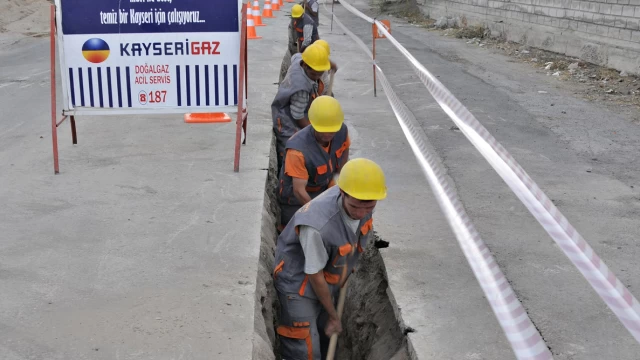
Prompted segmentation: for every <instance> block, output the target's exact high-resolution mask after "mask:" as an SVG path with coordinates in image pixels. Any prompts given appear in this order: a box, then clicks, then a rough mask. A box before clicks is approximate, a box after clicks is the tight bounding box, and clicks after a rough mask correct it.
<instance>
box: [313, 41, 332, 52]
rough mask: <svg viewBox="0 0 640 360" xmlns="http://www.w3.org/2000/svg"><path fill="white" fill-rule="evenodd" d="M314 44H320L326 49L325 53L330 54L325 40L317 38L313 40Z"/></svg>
mask: <svg viewBox="0 0 640 360" xmlns="http://www.w3.org/2000/svg"><path fill="white" fill-rule="evenodd" d="M314 44H316V45H320V46H322V47H323V48H324V49H325V50H326V51H327V55H328V56H331V48H330V47H329V43H328V42H327V41H326V40H322V39H318V40H316V41H315V42H314Z"/></svg>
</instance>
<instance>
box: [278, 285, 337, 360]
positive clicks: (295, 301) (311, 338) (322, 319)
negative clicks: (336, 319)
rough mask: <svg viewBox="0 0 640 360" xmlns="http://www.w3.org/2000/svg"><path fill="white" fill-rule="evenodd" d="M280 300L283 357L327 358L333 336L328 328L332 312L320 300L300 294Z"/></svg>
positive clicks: (282, 296)
mask: <svg viewBox="0 0 640 360" xmlns="http://www.w3.org/2000/svg"><path fill="white" fill-rule="evenodd" d="M278 298H279V299H280V321H279V323H280V325H279V326H278V328H277V333H278V335H279V336H280V344H281V349H282V360H308V359H314V360H316V359H318V360H321V359H326V357H327V351H328V349H329V337H327V335H326V334H325V333H324V328H325V326H326V324H327V320H328V319H329V315H328V314H327V312H326V310H325V309H324V307H323V306H322V304H321V303H320V301H318V300H313V299H309V298H306V297H303V296H300V295H298V294H283V293H281V292H280V291H278Z"/></svg>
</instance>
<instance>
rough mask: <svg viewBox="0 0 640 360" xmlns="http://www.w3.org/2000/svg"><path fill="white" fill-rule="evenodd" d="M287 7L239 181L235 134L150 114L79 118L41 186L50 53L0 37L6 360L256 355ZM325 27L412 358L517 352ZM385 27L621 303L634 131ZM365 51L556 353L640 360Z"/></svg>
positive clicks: (254, 85) (597, 304)
mask: <svg viewBox="0 0 640 360" xmlns="http://www.w3.org/2000/svg"><path fill="white" fill-rule="evenodd" d="M356 3H357V5H358V6H360V7H363V8H364V9H366V8H367V6H366V4H365V3H364V1H358V2H356ZM289 7H290V5H287V6H285V10H288V9H289ZM323 11H324V10H323ZM336 12H337V14H338V15H339V16H340V19H341V20H342V21H343V22H344V23H345V24H346V25H347V26H348V27H349V28H351V29H352V30H353V31H354V32H356V33H357V34H358V35H360V36H361V38H363V39H365V41H369V37H370V29H371V27H370V25H369V24H366V23H364V22H363V21H361V20H359V19H356V18H353V17H351V16H349V15H348V14H347V12H346V11H345V10H344V9H342V8H341V7H340V6H336ZM324 14H326V12H325V13H324ZM285 15H286V11H282V12H280V13H276V16H277V18H276V19H270V20H266V21H265V22H266V23H267V24H269V26H267V27H263V28H258V34H259V35H261V36H263V37H264V39H263V40H255V41H251V43H250V68H249V72H250V80H249V81H250V96H249V98H250V100H249V111H250V120H249V121H250V122H249V136H248V144H247V146H246V147H243V153H242V154H243V155H242V160H241V172H240V173H239V174H234V173H233V172H232V171H231V169H232V159H233V151H232V147H233V145H232V144H233V132H234V129H233V126H232V125H231V124H229V125H201V126H189V125H185V124H183V123H182V120H181V119H180V118H179V117H176V116H162V117H153V118H144V119H142V118H136V117H104V118H97V117H96V118H81V119H78V132H79V144H78V145H76V146H72V145H71V140H70V134H69V131H68V124H65V125H64V126H63V127H62V128H61V129H60V144H61V146H60V153H61V170H62V174H61V175H58V176H54V175H53V171H52V164H51V142H50V135H49V131H50V123H49V117H48V114H49V110H48V80H47V78H46V76H47V73H46V71H47V69H48V59H47V56H46V54H47V49H48V47H47V46H48V44H47V41H46V40H42V39H33V38H30V37H23V36H19V35H13V34H11V33H5V34H2V36H1V38H2V39H3V41H2V42H1V43H2V44H10V45H8V46H6V47H5V46H2V47H1V49H0V104H1V105H2V109H3V112H2V115H1V116H0V165H1V166H3V168H4V169H6V170H5V171H2V172H0V201H1V202H2V203H3V205H4V206H2V207H0V234H2V235H1V236H0V288H1V289H3V290H2V291H1V292H0V330H1V331H0V354H2V358H3V359H4V358H6V359H10V360H14V359H33V358H35V359H180V358H182V359H211V358H215V359H248V358H250V357H251V351H252V349H251V346H249V345H248V344H249V341H251V336H252V334H253V330H254V320H255V319H254V300H255V299H254V293H255V290H256V289H255V287H256V283H255V281H256V267H257V263H258V251H259V243H260V220H261V218H262V214H261V211H262V206H263V197H264V194H263V189H264V183H265V177H266V171H264V170H263V169H264V168H265V167H266V166H267V164H268V160H267V154H268V150H269V143H270V115H269V108H268V105H269V103H270V101H271V99H272V98H273V95H274V94H275V91H276V87H275V86H274V85H273V84H272V83H274V82H276V81H277V77H278V69H279V66H280V61H281V59H282V56H283V54H284V50H285V42H286V24H287V19H286V18H285ZM321 22H322V26H321V28H320V34H321V36H322V37H323V38H326V39H327V40H328V41H329V43H330V44H331V45H332V58H333V59H334V60H335V61H336V62H337V63H338V65H339V66H340V70H339V72H338V74H337V75H336V84H335V88H334V89H335V94H336V97H337V98H338V99H339V100H340V101H341V102H342V104H343V107H344V110H345V114H346V117H347V124H348V125H349V128H350V134H351V138H352V142H353V145H352V146H353V147H352V156H353V157H356V156H364V157H369V158H372V159H374V160H376V161H378V162H379V163H380V164H381V165H382V167H383V168H384V169H385V171H386V173H387V177H388V186H389V197H388V199H387V200H385V201H384V202H381V204H380V205H379V207H378V209H377V211H376V214H375V219H376V220H375V221H376V231H377V232H378V235H379V236H380V237H382V238H383V239H385V240H387V241H390V242H391V246H390V247H389V248H388V249H385V250H383V257H384V260H385V263H386V268H387V272H388V277H389V286H390V290H391V293H392V296H393V298H394V300H395V303H396V304H397V306H398V307H399V310H400V315H401V317H402V320H403V321H404V323H405V325H406V326H410V327H411V328H413V329H414V330H415V332H413V333H410V334H409V335H408V337H409V340H410V341H411V345H412V347H413V349H414V350H415V355H416V357H417V358H419V359H512V358H513V353H512V352H511V350H510V348H509V346H508V344H507V342H506V340H505V338H504V335H503V334H502V332H501V330H500V328H499V326H498V324H497V322H496V321H495V319H494V316H493V314H492V312H491V310H490V308H489V306H488V304H487V302H486V300H485V299H484V297H483V295H482V292H481V290H480V288H479V286H478V285H477V283H476V281H475V279H474V277H473V275H472V273H471V271H470V269H469V267H468V265H467V264H466V262H465V260H464V257H463V255H462V253H461V251H460V249H459V248H458V245H457V242H456V241H455V239H454V238H453V236H452V234H451V231H450V230H449V229H448V227H447V225H446V223H445V221H444V219H443V218H442V216H441V214H440V212H439V209H438V208H437V205H436V204H435V202H434V200H433V197H432V195H431V193H430V189H429V187H428V185H427V183H426V180H425V179H424V178H423V176H422V174H421V172H420V170H419V169H418V167H417V163H416V162H415V160H414V158H413V156H412V155H411V153H410V151H409V147H408V145H407V143H406V140H405V138H404V136H403V134H402V132H401V130H400V128H399V126H398V125H397V121H396V120H395V118H394V115H393V113H392V112H391V109H390V107H389V105H388V104H387V102H386V99H385V97H384V93H383V92H382V90H381V89H380V87H379V89H378V97H377V98H374V97H373V94H372V87H371V66H370V63H369V62H368V61H367V59H366V57H365V55H364V54H363V53H362V52H361V50H360V49H358V48H357V47H355V46H354V44H353V42H352V41H351V40H350V39H349V38H348V37H347V36H344V35H343V34H342V33H341V32H340V31H337V28H335V27H334V32H333V33H330V32H329V27H328V21H327V19H326V18H324V19H321ZM393 32H394V34H395V36H396V37H397V38H398V40H400V41H401V42H402V43H404V44H405V45H406V46H407V48H408V50H409V51H411V52H412V53H413V54H414V55H415V56H416V57H417V58H418V59H419V60H420V61H421V62H423V64H424V65H425V66H427V67H428V68H429V69H430V70H431V71H433V72H434V73H435V74H437V75H439V76H440V79H441V80H442V81H443V83H444V84H445V85H446V86H448V87H449V89H450V90H451V91H452V92H453V93H454V94H456V95H457V96H458V97H459V99H460V100H462V101H463V103H465V104H466V105H467V106H468V107H469V108H470V110H471V111H472V112H473V113H474V114H475V115H476V116H477V117H478V119H479V120H480V121H481V122H483V123H484V124H485V126H486V127H487V128H488V129H489V131H491V132H492V133H493V134H494V135H495V136H496V138H497V139H498V140H499V141H501V142H502V143H503V145H505V147H506V148H507V149H508V150H509V151H511V152H512V154H513V155H514V157H515V158H516V159H517V160H518V161H519V162H520V163H521V164H522V165H523V167H524V168H525V169H526V170H527V171H529V173H530V174H531V175H532V177H533V178H534V179H535V180H536V181H538V183H539V184H540V186H541V187H542V188H543V189H544V190H545V191H546V192H547V194H548V195H549V196H550V197H551V198H552V199H554V200H555V201H556V204H557V205H558V207H559V208H560V209H561V210H562V211H563V212H564V213H565V215H567V217H568V218H569V219H570V220H571V221H572V222H573V223H574V225H575V226H576V227H577V228H578V229H579V230H580V231H581V232H582V234H583V236H584V237H585V238H586V239H587V240H588V241H589V242H590V244H591V245H592V246H593V247H594V249H595V250H596V251H597V252H598V253H599V254H600V255H601V256H602V258H603V259H604V261H605V262H607V264H608V265H609V266H610V268H612V269H613V271H614V272H615V273H616V274H617V275H618V276H619V277H620V278H621V280H622V281H623V282H624V283H625V284H627V285H629V286H630V289H631V290H632V291H633V290H634V289H635V288H636V287H638V286H640V280H639V279H640V277H638V276H637V275H638V268H637V266H634V265H635V259H637V258H638V245H637V244H636V242H635V240H634V239H635V238H636V237H637V235H638V231H639V230H638V229H639V227H638V220H637V219H638V216H637V214H638V213H639V211H640V206H639V202H638V198H639V197H638V193H637V191H636V190H635V189H634V188H632V186H636V185H638V178H639V177H640V174H639V173H638V169H639V167H638V165H639V164H638V161H639V160H638V158H637V156H636V154H637V150H638V143H637V140H636V139H638V138H640V137H639V136H638V135H640V134H639V132H640V130H639V129H638V127H637V125H634V124H632V123H631V122H629V121H627V118H626V115H621V114H618V113H617V112H616V111H612V110H610V109H607V108H604V107H601V106H598V105H597V104H590V103H586V102H584V101H582V100H578V99H575V98H574V97H573V96H572V93H571V91H570V89H565V88H562V87H558V86H556V83H555V82H553V81H551V80H550V79H548V78H546V77H544V76H540V75H539V74H535V73H534V72H533V70H531V69H530V68H527V67H526V66H524V65H522V64H514V63H510V62H508V58H506V57H503V56H498V55H494V54H492V53H489V52H486V51H484V50H482V49H477V48H470V47H469V46H468V45H466V44H464V42H458V41H455V40H453V39H446V38H442V37H440V36H438V35H435V34H431V33H429V32H426V31H424V30H421V29H416V28H414V27H412V26H408V25H406V24H402V23H401V22H397V21H394V25H393ZM12 39H14V40H19V41H18V42H17V43H13V42H14V40H12ZM4 40H6V42H5V41H4ZM378 46H379V52H378V54H379V61H380V63H381V67H382V68H383V70H384V71H385V73H386V74H387V77H388V78H389V79H391V81H392V82H393V84H394V86H395V89H396V91H397V92H398V94H399V95H400V96H401V98H402V99H403V100H404V101H405V103H406V104H407V105H408V106H409V108H410V109H411V110H412V111H413V112H414V114H415V115H416V117H417V118H418V120H419V121H420V122H421V124H423V129H424V130H425V134H426V135H427V136H428V137H429V139H430V140H431V143H432V145H433V147H434V148H435V150H436V152H437V154H438V155H439V156H440V157H441V158H442V159H443V161H444V164H445V165H446V166H447V168H448V170H449V175H450V176H451V177H452V178H453V180H454V181H455V184H456V186H457V188H458V191H459V194H460V195H461V197H462V201H463V203H464V204H465V206H466V208H467V211H468V213H469V215H470V216H471V218H472V220H473V221H474V223H475V225H476V226H477V228H478V230H479V231H480V233H481V235H482V236H483V238H484V240H485V241H486V242H487V243H488V245H489V247H490V248H491V250H492V252H493V253H494V255H495V257H496V259H497V260H498V261H499V263H500V265H501V267H502V269H503V271H504V272H505V274H506V276H507V277H508V278H509V280H510V281H511V283H512V286H513V287H514V289H515V290H516V292H517V293H518V296H519V298H520V300H521V301H522V302H523V304H524V306H525V308H526V309H527V310H528V312H529V315H530V317H531V319H532V320H533V322H534V323H535V324H536V325H537V327H538V328H539V329H540V331H541V333H542V335H543V337H544V338H545V339H546V341H547V344H548V345H549V346H550V347H551V350H552V352H553V353H554V355H555V357H556V358H557V359H636V358H637V355H636V354H638V353H640V347H638V345H637V343H635V341H634V340H633V339H632V338H631V336H630V335H629V334H628V333H627V332H626V330H625V329H624V328H623V327H622V326H621V325H620V323H619V322H617V320H616V319H615V318H614V316H613V315H612V314H611V312H610V311H609V310H608V309H607V308H606V307H605V305H604V304H603V303H602V301H601V300H600V299H599V298H598V297H597V296H596V295H595V293H594V292H593V291H592V290H591V289H590V288H589V287H588V285H587V284H586V282H585V281H584V280H583V279H582V277H581V276H580V274H579V273H577V271H576V270H575V269H574V268H573V267H572V265H571V264H570V263H569V262H568V260H566V258H565V257H564V255H562V253H561V252H560V251H559V249H558V248H557V247H556V246H555V245H553V243H552V241H551V240H550V238H549V237H548V236H547V235H546V234H545V233H544V232H543V231H542V230H541V228H540V226H539V225H537V224H536V223H535V220H534V219H533V218H532V217H531V216H530V215H529V214H528V213H527V212H526V209H524V207H523V206H522V205H520V204H519V202H518V200H517V199H516V198H515V196H513V195H512V194H510V191H509V190H508V189H507V188H506V186H505V185H504V184H503V183H502V182H501V180H500V179H499V178H498V177H497V176H496V175H495V173H494V172H493V170H491V169H490V168H489V165H488V164H487V163H486V162H485V161H484V160H483V159H482V158H480V157H479V155H478V154H477V152H476V151H475V150H474V149H473V148H472V147H471V145H470V144H469V143H468V142H467V141H466V140H465V139H464V137H463V135H462V134H460V133H459V132H457V131H452V130H450V128H451V126H452V123H451V121H450V120H448V119H447V118H446V116H445V115H444V114H443V113H442V111H441V110H439V109H438V108H437V107H436V106H435V105H434V104H433V101H432V100H431V98H430V96H429V95H428V93H427V92H426V90H425V89H424V87H423V86H422V85H420V84H419V83H418V81H417V79H416V77H415V75H414V74H413V73H412V71H411V69H410V67H409V66H408V65H407V64H406V62H405V61H404V59H403V58H402V57H401V55H399V54H398V53H397V52H396V51H395V50H393V49H392V47H391V45H390V44H388V43H385V42H384V41H380V42H379V43H378ZM538 91H546V92H547V94H539V93H538ZM551 104H553V106H552V105H551ZM563 112H565V113H566V114H565V113H563ZM40 136H42V138H40ZM593 159H597V160H593ZM587 171H588V172H587ZM5 289H6V290H5Z"/></svg>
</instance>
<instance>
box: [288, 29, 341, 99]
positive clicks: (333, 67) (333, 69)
mask: <svg viewBox="0 0 640 360" xmlns="http://www.w3.org/2000/svg"><path fill="white" fill-rule="evenodd" d="M314 44H315V45H320V46H322V47H323V48H324V49H325V50H326V51H327V54H328V55H329V62H330V63H331V69H330V70H329V71H325V72H324V74H322V82H323V83H324V84H325V87H324V92H323V93H322V95H329V96H333V89H329V87H330V86H329V83H330V79H331V73H334V74H335V73H336V72H337V71H338V65H337V64H336V63H335V62H333V61H332V60H331V47H330V46H329V43H328V42H327V41H326V40H323V39H318V40H316V41H315V42H314ZM300 60H302V54H300V53H297V54H294V55H293V56H291V61H290V63H291V64H293V63H295V62H298V61H300ZM329 90H331V93H329ZM334 97H335V96H334Z"/></svg>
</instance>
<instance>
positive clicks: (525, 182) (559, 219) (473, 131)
mask: <svg viewBox="0 0 640 360" xmlns="http://www.w3.org/2000/svg"><path fill="white" fill-rule="evenodd" d="M340 3H341V5H342V6H343V7H344V8H346V9H347V10H349V11H350V12H351V13H353V14H354V15H357V16H359V17H360V18H362V19H364V20H367V21H368V22H370V23H376V24H377V25H378V29H379V31H381V32H382V33H383V34H384V35H385V36H386V37H387V39H389V41H391V43H392V44H393V45H394V46H395V47H396V48H397V49H398V50H399V51H400V52H401V53H402V54H403V55H404V56H405V57H406V58H407V60H409V62H410V63H411V65H413V67H414V70H415V71H416V73H417V74H418V76H419V77H420V80H421V81H422V82H423V83H424V85H425V86H426V87H427V89H428V90H429V92H430V93H431V95H432V96H433V98H434V99H435V100H436V101H437V102H438V104H439V105H440V107H441V108H442V109H443V110H444V111H445V113H446V114H447V115H449V117H450V118H451V120H453V122H454V123H455V124H456V125H457V126H458V128H460V130H461V131H462V132H463V134H464V135H465V136H466V137H467V139H469V141H471V143H472V144H473V145H474V146H475V147H476V149H478V151H479V152H480V153H481V154H482V155H483V156H484V158H485V159H486V160H487V161H488V162H489V164H491V166H492V167H493V168H494V170H495V171H496V172H497V173H498V174H499V175H500V177H502V179H503V180H504V181H505V183H506V184H507V185H508V186H509V188H511V190H512V191H513V192H514V193H515V194H516V196H518V198H519V199H520V201H521V202H522V203H523V204H524V205H525V206H526V207H527V208H528V209H529V211H530V212H531V214H532V215H533V216H534V217H535V218H536V219H537V220H538V222H539V223H540V225H542V227H543V228H544V229H545V230H546V231H547V233H548V234H549V235H550V236H551V238H552V239H553V240H554V241H555V242H556V244H558V246H559V247H560V248H561V249H562V251H563V252H564V254H565V255H566V256H567V257H568V258H569V260H571V262H572V263H573V264H574V265H575V266H576V267H577V268H578V270H579V271H580V272H581V273H582V275H583V276H584V277H585V279H586V280H587V281H588V282H589V284H590V285H591V287H592V288H593V289H594V290H595V291H596V293H598V295H599V296H600V297H601V298H602V300H603V301H604V302H605V303H606V304H607V306H609V308H610V309H611V310H612V311H613V312H614V313H615V314H616V316H617V317H618V319H619V320H620V321H621V322H622V324H623V325H624V326H625V327H626V328H627V330H629V332H630V333H631V335H632V336H633V337H634V338H635V339H636V341H638V342H640V304H639V303H638V300H636V298H635V297H634V296H633V294H631V292H629V290H627V288H626V287H625V286H624V284H622V282H621V281H620V280H619V279H618V278H617V277H616V276H615V274H614V273H613V272H612V271H611V270H609V268H608V267H607V266H606V265H605V263H604V262H603V261H602V260H601V259H600V257H598V255H597V254H596V253H595V252H594V251H593V249H592V248H591V246H589V244H588V243H587V242H586V241H585V240H584V238H582V236H581V235H580V234H579V233H578V231H577V230H576V229H575V228H574V227H573V226H572V225H571V224H570V223H569V221H568V220H567V218H566V217H564V215H562V213H561V212H560V211H559V210H558V209H557V208H556V207H555V205H553V203H552V202H551V200H550V199H549V198H548V197H547V196H546V195H545V194H544V193H543V192H542V190H541V189H540V187H538V185H537V184H536V183H535V182H534V181H533V180H532V179H531V178H530V177H529V175H528V174H527V173H526V172H525V171H524V169H522V167H521V166H520V165H519V164H518V163H517V162H516V160H515V159H514V158H513V157H512V156H511V154H509V152H507V150H506V149H505V148H504V147H502V145H500V143H498V141H497V140H496V139H495V138H494V137H493V136H492V135H491V134H490V133H489V132H488V131H487V129H486V128H485V127H484V126H483V125H482V124H481V123H480V122H479V121H478V120H477V119H476V118H475V116H473V114H471V112H469V110H467V108H466V107H465V106H464V105H462V103H460V101H458V99H456V98H455V96H453V94H451V92H449V90H448V89H447V88H446V87H445V86H444V85H442V83H440V81H439V80H438V79H436V77H435V76H433V75H432V74H431V73H430V72H429V71H428V70H427V69H426V68H425V67H424V66H423V65H422V64H421V63H420V62H418V61H417V60H416V59H415V58H414V57H413V55H411V53H409V51H407V49H405V48H404V47H403V46H402V45H401V44H400V43H399V42H398V41H397V40H396V39H395V38H394V37H393V36H392V35H391V34H390V33H389V32H388V31H387V30H386V29H385V27H384V26H383V25H382V24H381V23H380V22H379V21H377V20H374V19H371V18H369V17H368V16H366V15H364V14H362V13H361V12H360V11H358V10H357V9H355V8H354V7H353V6H351V4H349V3H347V2H346V1H345V0H340ZM369 19H370V20H371V21H370V20H369Z"/></svg>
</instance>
